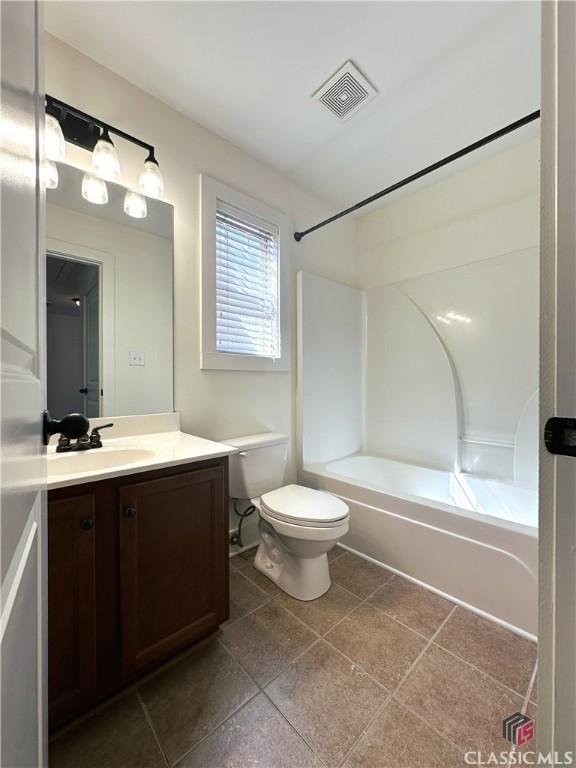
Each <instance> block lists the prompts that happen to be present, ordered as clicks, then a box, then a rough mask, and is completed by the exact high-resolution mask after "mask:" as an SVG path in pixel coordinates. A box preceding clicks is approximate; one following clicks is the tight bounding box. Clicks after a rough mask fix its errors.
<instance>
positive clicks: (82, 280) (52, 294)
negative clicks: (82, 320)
mask: <svg viewBox="0 0 576 768" xmlns="http://www.w3.org/2000/svg"><path fill="white" fill-rule="evenodd" d="M97 282H98V267H97V266H96V265H95V264H88V263H86V262H84V261H75V260H73V259H64V258H62V257H61V256H59V255H56V254H51V253H50V252H48V253H47V254H46V304H47V307H48V311H49V312H58V313H59V314H67V315H73V316H76V315H79V314H80V305H79V304H77V303H76V302H75V301H74V298H76V297H78V298H79V297H80V296H82V295H83V294H84V293H86V291H87V290H88V289H89V288H90V287H92V286H93V285H95V284H96V283H97Z"/></svg>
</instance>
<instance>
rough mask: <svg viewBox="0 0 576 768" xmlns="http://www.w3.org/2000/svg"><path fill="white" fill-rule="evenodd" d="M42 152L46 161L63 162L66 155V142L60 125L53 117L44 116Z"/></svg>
mask: <svg viewBox="0 0 576 768" xmlns="http://www.w3.org/2000/svg"><path fill="white" fill-rule="evenodd" d="M44 151H45V153H46V157H47V158H48V160H58V161H62V160H64V156H65V155H66V140H65V139H64V134H63V133H62V128H60V123H59V122H58V120H57V119H56V118H55V117H54V115H46V123H45V127H44Z"/></svg>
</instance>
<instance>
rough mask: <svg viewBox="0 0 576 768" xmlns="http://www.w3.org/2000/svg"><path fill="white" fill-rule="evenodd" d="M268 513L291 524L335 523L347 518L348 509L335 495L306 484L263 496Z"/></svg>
mask: <svg viewBox="0 0 576 768" xmlns="http://www.w3.org/2000/svg"><path fill="white" fill-rule="evenodd" d="M261 501H262V506H263V508H264V509H265V511H266V512H267V513H268V514H270V515H272V516H273V517H277V518H278V519H279V520H284V521H285V522H288V523H295V524H298V523H301V524H310V523H315V524H317V525H321V524H322V523H324V524H326V523H335V522H337V521H338V520H344V519H345V518H346V517H348V514H349V510H348V506H347V505H346V504H345V503H344V502H343V501H342V500H341V499H339V498H337V497H336V496H332V494H330V493H324V492H323V491H315V490H314V489H312V488H305V487H304V486H303V485H285V486H284V487H283V488H278V489H276V490H275V491H270V492H269V493H265V494H264V495H263V496H262V500H261Z"/></svg>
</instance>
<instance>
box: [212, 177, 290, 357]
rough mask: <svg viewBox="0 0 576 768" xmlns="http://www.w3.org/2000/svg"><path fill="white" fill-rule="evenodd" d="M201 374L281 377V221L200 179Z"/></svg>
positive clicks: (284, 250) (283, 330)
mask: <svg viewBox="0 0 576 768" xmlns="http://www.w3.org/2000/svg"><path fill="white" fill-rule="evenodd" d="M201 218H202V368H224V369H229V370H279V371H282V370H284V371H285V370H287V357H288V356H287V354H286V353H287V350H288V339H287V325H288V324H287V311H286V309H287V307H286V302H285V301H284V300H283V299H284V296H285V294H286V285H285V284H286V276H287V274H288V271H287V269H286V260H287V259H286V254H287V253H288V249H287V247H286V237H287V233H288V228H287V220H286V217H285V216H284V215H283V214H282V213H280V212H278V211H275V210H274V209H272V208H269V207H268V206H265V205H264V204H262V203H259V202H258V201H256V200H252V199H251V198H249V197H247V196H246V195H242V194H241V193H239V192H236V191H235V190H233V189H230V188H229V187H226V186H225V185H223V184H220V183H219V182H217V181H214V180H213V179H209V178H207V177H202V216H201Z"/></svg>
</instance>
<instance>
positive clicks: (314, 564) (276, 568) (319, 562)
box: [254, 521, 331, 601]
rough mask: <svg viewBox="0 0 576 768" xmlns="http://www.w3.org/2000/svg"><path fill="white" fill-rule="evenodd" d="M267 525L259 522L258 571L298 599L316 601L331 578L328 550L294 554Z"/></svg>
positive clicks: (326, 589) (255, 564)
mask: <svg viewBox="0 0 576 768" xmlns="http://www.w3.org/2000/svg"><path fill="white" fill-rule="evenodd" d="M266 526H267V524H266V523H264V521H260V526H259V527H260V534H261V536H262V541H261V543H260V546H259V547H258V552H257V553H256V558H255V559H254V567H255V568H256V570H257V571H259V572H260V573H262V574H263V575H264V576H267V577H268V578H269V579H270V581H273V582H274V584H276V586H278V587H279V588H280V589H281V590H282V591H283V592H286V593H287V594H288V595H291V596H292V597H295V598H296V600H304V601H308V600H316V599H317V598H318V597H321V596H322V595H323V594H324V593H325V592H328V590H329V589H330V584H331V581H330V571H329V569H328V557H327V555H326V552H323V553H322V554H320V555H318V556H316V557H298V556H295V555H293V554H292V553H290V552H288V551H287V550H286V549H285V548H284V547H282V545H281V544H280V543H279V542H278V540H277V539H275V538H273V537H272V536H271V535H270V532H269V531H267V530H266ZM263 528H264V530H262V529H263Z"/></svg>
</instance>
